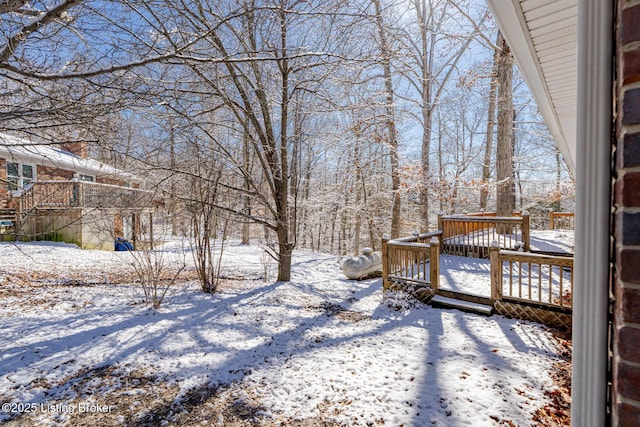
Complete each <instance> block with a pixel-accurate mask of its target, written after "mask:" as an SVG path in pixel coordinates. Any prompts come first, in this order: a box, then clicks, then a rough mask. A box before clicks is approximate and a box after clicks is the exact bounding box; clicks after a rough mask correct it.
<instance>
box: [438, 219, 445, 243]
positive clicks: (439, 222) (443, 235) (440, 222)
mask: <svg viewBox="0 0 640 427" xmlns="http://www.w3.org/2000/svg"><path fill="white" fill-rule="evenodd" d="M442 215H443V212H438V230H440V231H442V239H441V240H440V252H444V238H445V237H446V234H445V232H444V224H443V222H442Z"/></svg>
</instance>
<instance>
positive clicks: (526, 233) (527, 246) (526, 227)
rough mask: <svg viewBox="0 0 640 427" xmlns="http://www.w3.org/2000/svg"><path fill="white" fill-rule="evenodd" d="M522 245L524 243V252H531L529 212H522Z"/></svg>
mask: <svg viewBox="0 0 640 427" xmlns="http://www.w3.org/2000/svg"><path fill="white" fill-rule="evenodd" d="M522 243H524V251H525V252H529V251H530V250H531V222H530V215H529V212H528V211H524V212H522Z"/></svg>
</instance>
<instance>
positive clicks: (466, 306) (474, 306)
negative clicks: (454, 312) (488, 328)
mask: <svg viewBox="0 0 640 427" xmlns="http://www.w3.org/2000/svg"><path fill="white" fill-rule="evenodd" d="M430 304H431V305H432V306H433V307H442V308H455V309H458V310H462V311H466V312H469V313H477V314H482V315H485V316H491V314H493V307H492V306H490V305H486V304H478V303H475V302H470V301H462V300H459V299H454V298H447V297H443V296H442V295H436V296H434V297H433V298H431V301H430Z"/></svg>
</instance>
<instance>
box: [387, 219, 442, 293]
mask: <svg viewBox="0 0 640 427" xmlns="http://www.w3.org/2000/svg"><path fill="white" fill-rule="evenodd" d="M440 235H441V232H440V231H434V232H430V233H424V234H417V233H416V234H414V235H413V236H410V237H404V238H400V239H394V240H388V239H384V238H383V239H382V281H383V286H384V289H389V287H390V286H391V284H392V283H394V282H395V283H402V284H408V285H415V286H425V287H431V288H433V289H434V290H437V289H438V278H439V277H440V266H439V264H440V262H439V261H440V242H439V241H438V237H439V236H440Z"/></svg>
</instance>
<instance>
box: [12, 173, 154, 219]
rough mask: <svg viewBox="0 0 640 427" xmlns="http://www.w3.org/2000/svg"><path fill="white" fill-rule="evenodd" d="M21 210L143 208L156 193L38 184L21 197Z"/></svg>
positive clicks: (101, 186)
mask: <svg viewBox="0 0 640 427" xmlns="http://www.w3.org/2000/svg"><path fill="white" fill-rule="evenodd" d="M18 199H19V207H20V208H19V209H20V211H21V212H28V211H30V210H32V209H37V208H40V209H66V208H77V207H80V208H144V207H148V206H150V205H151V202H152V199H153V193H152V192H150V191H147V190H141V189H138V188H129V187H121V186H117V185H111V184H102V183H96V182H88V181H38V182H34V183H32V184H30V185H29V186H28V187H27V188H25V190H24V191H23V193H22V194H20V195H19V196H18Z"/></svg>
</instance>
